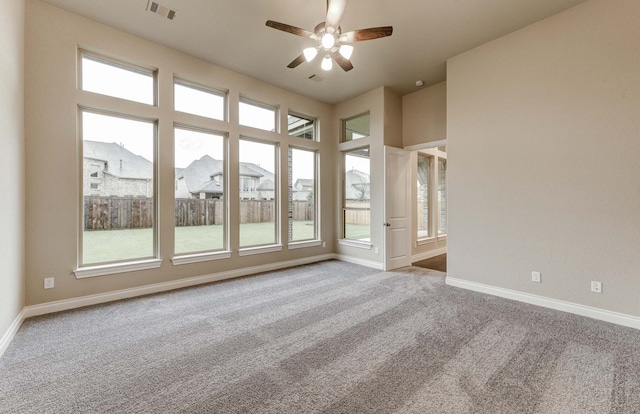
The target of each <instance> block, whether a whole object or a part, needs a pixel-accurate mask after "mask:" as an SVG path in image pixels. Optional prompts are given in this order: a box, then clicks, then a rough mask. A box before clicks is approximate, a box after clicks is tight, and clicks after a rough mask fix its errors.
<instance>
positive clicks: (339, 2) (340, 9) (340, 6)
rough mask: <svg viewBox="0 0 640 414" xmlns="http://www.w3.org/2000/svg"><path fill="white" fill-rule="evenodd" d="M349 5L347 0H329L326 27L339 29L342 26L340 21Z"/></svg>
mask: <svg viewBox="0 0 640 414" xmlns="http://www.w3.org/2000/svg"><path fill="white" fill-rule="evenodd" d="M346 6H347V0H329V4H328V5H327V19H326V20H325V26H326V27H333V28H334V29H338V27H340V21H341V20H342V15H343V14H344V8H345V7H346Z"/></svg>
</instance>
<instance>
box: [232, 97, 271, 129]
mask: <svg viewBox="0 0 640 414" xmlns="http://www.w3.org/2000/svg"><path fill="white" fill-rule="evenodd" d="M277 116H278V110H277V108H276V107H275V106H271V105H267V104H262V103H259V102H255V101H252V100H249V99H247V98H243V97H240V125H244V126H248V127H252V128H258V129H263V130H265V131H272V132H278V131H276V125H277V122H276V120H277Z"/></svg>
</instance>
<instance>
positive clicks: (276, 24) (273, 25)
mask: <svg viewBox="0 0 640 414" xmlns="http://www.w3.org/2000/svg"><path fill="white" fill-rule="evenodd" d="M266 25H267V26H269V27H271V28H274V29H276V30H282V31H283V32H287V33H291V34H294V35H297V36H302V37H309V38H312V39H313V38H317V36H316V34H315V33H312V32H310V31H308V30H304V29H301V28H299V27H295V26H291V25H289V24H284V23H279V22H274V21H273V20H267V23H266Z"/></svg>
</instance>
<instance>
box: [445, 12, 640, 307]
mask: <svg viewBox="0 0 640 414" xmlns="http://www.w3.org/2000/svg"><path fill="white" fill-rule="evenodd" d="M639 17H640V2H639V1H638V0H616V1H605V0H593V1H588V2H586V3H583V4H581V5H579V6H576V7H574V8H572V9H569V10H567V11H565V12H563V13H560V14H558V15H555V16H552V17H550V18H548V19H545V20H543V21H541V22H538V23H536V24H534V25H532V26H529V27H527V28H524V29H522V30H519V31H517V32H514V33H512V34H510V35H507V36H505V37H503V38H500V39H498V40H496V41H493V42H490V43H488V44H485V45H483V46H480V47H478V48H476V49H474V50H471V51H469V52H466V53H464V54H462V55H459V56H457V57H455V58H452V59H450V60H449V61H448V64H447V67H448V70H447V116H448V119H447V134H448V147H447V151H448V155H449V161H450V165H449V170H448V175H449V177H448V180H449V234H448V241H447V242H448V254H449V256H448V259H449V260H448V263H449V266H448V271H449V272H448V275H449V276H450V277H455V278H460V279H465V280H468V281H473V282H478V283H483V284H487V285H491V286H496V287H501V288H507V289H513V290H516V291H521V292H526V293H530V294H536V295H541V296H545V297H549V298H553V299H559V300H564V301H569V302H573V303H578V304H582V305H587V306H593V307H596V308H601V309H606V310H611V311H616V312H622V313H625V314H629V315H636V316H640V300H638V292H640V249H639V248H638V246H640V179H639V178H638V177H639V168H638V165H639V160H640V24H638V21H639V20H638V19H639ZM534 270H536V271H540V272H542V283H541V284H534V283H531V271H534ZM592 280H597V281H601V282H603V293H602V294H600V295H598V294H592V293H590V281H592Z"/></svg>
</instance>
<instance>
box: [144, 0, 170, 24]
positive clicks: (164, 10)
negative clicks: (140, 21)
mask: <svg viewBox="0 0 640 414" xmlns="http://www.w3.org/2000/svg"><path fill="white" fill-rule="evenodd" d="M147 11H150V12H151V13H154V14H157V15H158V16H160V17H164V18H165V19H169V20H173V18H174V17H176V11H175V10H172V9H170V8H168V7H167V6H163V5H162V4H159V3H156V2H155V1H151V0H149V3H148V4H147Z"/></svg>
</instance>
